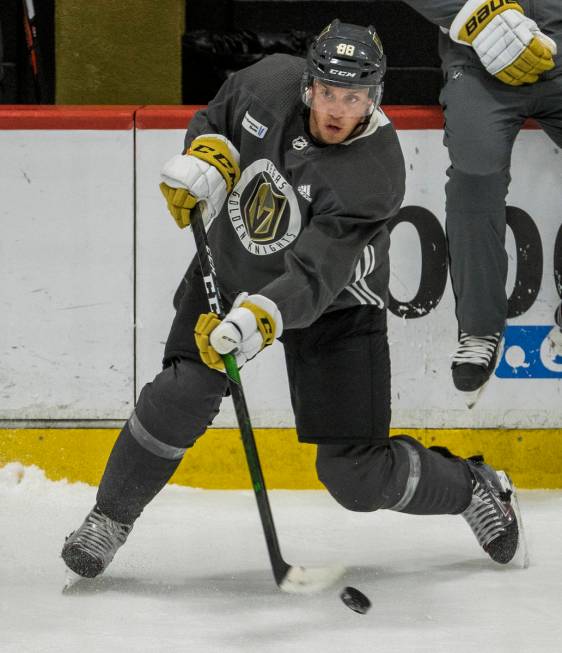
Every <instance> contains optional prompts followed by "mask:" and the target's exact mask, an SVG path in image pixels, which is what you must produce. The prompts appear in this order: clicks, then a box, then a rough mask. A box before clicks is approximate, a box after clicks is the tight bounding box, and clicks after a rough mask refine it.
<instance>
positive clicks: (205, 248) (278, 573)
mask: <svg viewBox="0 0 562 653" xmlns="http://www.w3.org/2000/svg"><path fill="white" fill-rule="evenodd" d="M191 228H192V229H193V235H194V237H195V245H196V247H197V256H198V258H199V265H200V266H201V271H202V273H203V282H204V284H205V290H206V293H207V299H208V301H209V307H210V309H211V311H213V312H214V313H216V314H217V315H218V316H219V317H220V318H221V319H222V318H224V315H225V312H224V306H223V303H222V299H221V295H220V289H219V286H218V283H217V276H216V270H215V265H214V262H213V255H212V252H211V249H210V247H209V242H208V240H207V234H206V232H205V226H204V224H203V218H202V216H201V209H200V206H199V205H197V206H196V207H195V208H194V209H193V210H192V212H191ZM223 360H224V364H225V368H226V377H227V379H228V387H229V389H230V394H231V396H232V402H233V404H234V410H235V412H236V419H237V421H238V428H239V429H240V435H241V437H242V443H243V445H244V452H245V454H246V462H247V464H248V469H249V471H250V477H251V479H252V486H253V488H254V495H255V497H256V502H257V504H258V510H259V514H260V519H261V523H262V527H263V532H264V535H265V540H266V543H267V550H268V552H269V559H270V561H271V566H272V569H273V576H274V577H275V582H276V583H277V585H280V584H281V582H282V581H283V579H284V578H285V576H286V575H287V572H288V571H289V569H290V565H288V564H287V563H286V562H285V560H283V557H282V556H281V550H280V548H279V540H278V539H277V533H276V531H275V524H274V522H273V515H272V513H271V506H270V505H269V498H268V496H267V489H266V487H265V480H264V477H263V472H262V469H261V464H260V459H259V455H258V450H257V447H256V440H255V438H254V432H253V429H252V424H251V421H250V414H249V412H248V406H247V404H246V398H245V396H244V391H243V389H242V384H241V381H240V373H239V371H238V365H237V364H236V358H235V356H234V355H233V354H226V355H225V356H223Z"/></svg>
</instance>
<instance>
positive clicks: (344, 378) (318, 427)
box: [283, 307, 517, 561]
mask: <svg viewBox="0 0 562 653" xmlns="http://www.w3.org/2000/svg"><path fill="white" fill-rule="evenodd" d="M283 342H284V345H285V356H286V360H287V369H288V376H289V383H290V388H291V399H292V403H293V408H294V410H295V418H296V424H297V429H298V435H299V440H301V441H304V442H312V443H316V444H318V451H317V471H318V477H319V479H320V480H321V481H322V483H323V484H324V485H325V486H326V488H327V489H328V491H329V492H330V493H331V494H332V496H333V497H334V498H335V499H336V501H338V503H340V504H341V505H342V506H344V507H345V508H347V509H349V510H355V511H374V510H377V509H379V508H386V509H390V510H396V511H400V512H407V513H411V514H420V515H425V514H456V513H464V514H465V517H466V516H467V515H468V514H469V512H468V511H469V510H470V506H471V505H472V502H473V501H482V500H483V499H482V498H481V497H480V496H477V492H480V490H478V489H477V485H478V484H477V480H476V470H475V469H474V470H473V465H475V464H476V463H473V462H472V461H465V460H462V459H460V458H457V457H454V456H450V455H444V454H447V453H448V452H445V450H434V449H427V448H426V447H424V446H423V445H422V444H420V443H419V442H417V441H416V440H415V439H413V438H411V437H409V436H406V435H402V436H397V437H394V438H389V437H388V432H389V426H390V357H389V349H388V340H387V334H386V315H385V314H384V313H381V312H380V311H377V310H374V309H373V308H372V307H358V308H356V309H349V310H347V311H338V312H337V313H333V314H328V315H325V316H323V317H322V318H320V319H319V320H318V321H317V322H316V323H315V324H313V325H312V326H311V327H309V328H308V329H305V330H302V331H295V332H288V333H287V334H286V335H285V336H284V338H283ZM486 469H488V468H486ZM489 475H490V478H494V479H495V472H494V471H493V470H491V468H490V469H489ZM481 486H482V484H480V487H481ZM499 486H500V480H499V477H498V480H497V483H496V482H495V481H494V484H493V487H491V486H487V489H486V491H487V496H486V498H485V502H486V506H488V507H489V509H487V511H486V514H485V515H484V514H482V513H479V517H482V519H481V520H480V521H479V522H478V524H477V525H476V526H474V527H473V530H475V529H476V527H477V528H478V530H481V529H482V524H483V523H484V522H485V523H489V522H490V520H493V521H494V523H495V522H496V521H497V519H498V513H499V512H501V510H500V508H501V507H503V508H504V510H505V511H507V510H508V503H509V501H508V498H506V500H505V501H504V502H503V503H502V504H501V506H498V504H497V503H495V500H496V497H497V496H499V492H500V490H499ZM502 491H503V490H502ZM480 494H481V492H480ZM504 496H505V495H504ZM492 511H493V516H492ZM467 521H468V519H467ZM511 523H512V519H511V513H510V517H509V518H506V519H504V521H503V522H502V527H501V528H499V527H498V528H495V530H494V531H491V530H486V537H487V539H486V540H485V541H483V542H481V543H482V544H483V546H486V547H488V549H487V550H489V545H490V542H491V540H490V539H488V538H489V537H493V539H494V540H497V542H496V548H497V550H495V551H493V553H492V551H491V550H489V553H490V555H492V557H494V559H498V561H500V560H499V556H500V554H499V553H498V551H499V550H501V551H502V555H503V557H505V554H504V553H503V552H504V551H505V550H507V549H508V548H509V547H508V546H507V541H509V544H510V546H511V548H513V538H514V537H515V538H517V533H515V534H514V533H513V530H514V529H513V528H511V529H509V531H508V526H510V524H511ZM475 532H476V530H475ZM500 538H502V539H500ZM479 541H480V540H479ZM500 543H501V547H500V546H499V545H500ZM501 561H503V560H501Z"/></svg>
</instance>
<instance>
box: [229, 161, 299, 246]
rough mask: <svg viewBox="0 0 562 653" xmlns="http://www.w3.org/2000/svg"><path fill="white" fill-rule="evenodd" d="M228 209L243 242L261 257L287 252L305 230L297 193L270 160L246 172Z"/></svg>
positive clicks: (256, 164) (253, 165)
mask: <svg viewBox="0 0 562 653" xmlns="http://www.w3.org/2000/svg"><path fill="white" fill-rule="evenodd" d="M227 208H228V215H229V217H230V221H231V222H232V226H233V227H234V230H235V231H236V234H237V236H238V238H239V239H240V242H241V243H242V245H243V246H244V247H245V248H246V250H247V251H248V252H250V254H255V255H257V256H267V255H268V254H275V253H276V252H278V251H280V250H282V249H284V248H285V247H287V246H288V245H290V244H291V243H292V242H294V240H295V239H296V237H297V236H298V234H299V232H300V229H301V214H300V211H299V205H298V201H297V197H296V195H295V191H294V190H293V188H292V186H291V185H290V184H289V183H288V182H287V181H286V179H285V178H284V177H283V175H282V174H281V173H280V172H279V171H278V170H277V168H276V167H275V165H274V164H273V163H272V162H271V161H269V160H268V159H259V160H258V161H254V163H252V165H250V166H248V167H247V168H246V169H245V170H244V171H243V172H242V174H241V176H240V181H239V182H238V184H237V185H236V186H235V187H234V190H233V191H232V193H231V194H230V195H229V197H228V202H227Z"/></svg>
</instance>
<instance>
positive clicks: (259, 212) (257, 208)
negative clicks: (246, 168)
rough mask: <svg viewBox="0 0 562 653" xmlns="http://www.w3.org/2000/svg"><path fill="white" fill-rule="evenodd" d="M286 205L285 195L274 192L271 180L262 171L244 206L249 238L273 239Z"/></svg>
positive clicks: (275, 236)
mask: <svg viewBox="0 0 562 653" xmlns="http://www.w3.org/2000/svg"><path fill="white" fill-rule="evenodd" d="M286 207H287V198H286V197H285V195H282V194H281V193H276V192H275V190H274V187H273V184H272V182H271V180H268V178H267V176H266V175H265V174H263V173H262V174H261V175H260V176H259V177H258V178H257V179H256V183H255V186H254V190H253V192H252V193H251V194H250V197H249V198H248V200H247V202H246V204H245V206H244V223H245V225H246V229H247V231H248V234H249V235H250V238H251V239H252V240H253V241H254V242H255V243H268V242H272V241H275V240H276V239H277V236H278V230H279V223H280V222H281V220H282V218H283V214H284V213H285V209H286Z"/></svg>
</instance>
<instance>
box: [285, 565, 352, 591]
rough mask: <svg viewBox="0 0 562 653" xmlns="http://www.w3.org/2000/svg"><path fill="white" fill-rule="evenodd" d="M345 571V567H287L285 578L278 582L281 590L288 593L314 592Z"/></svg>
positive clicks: (331, 582) (338, 577)
mask: <svg viewBox="0 0 562 653" xmlns="http://www.w3.org/2000/svg"><path fill="white" fill-rule="evenodd" d="M344 573H345V567H343V566H342V565H335V566H333V567H289V570H288V571H287V573H286V575H285V578H283V580H282V581H281V583H279V588H280V589H281V590H282V591H283V592H288V593H290V594H314V593H316V592H321V591H322V590H325V589H326V588H328V587H330V586H331V585H333V584H334V583H335V582H336V581H337V580H339V579H340V578H341V577H342V576H343V575H344Z"/></svg>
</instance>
